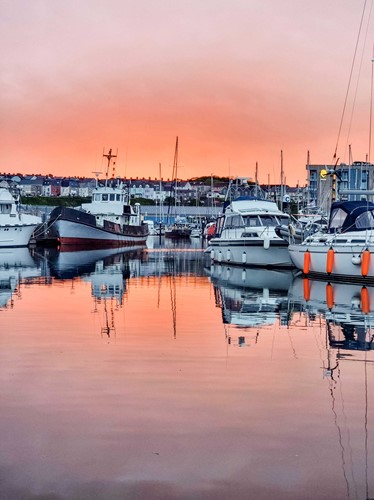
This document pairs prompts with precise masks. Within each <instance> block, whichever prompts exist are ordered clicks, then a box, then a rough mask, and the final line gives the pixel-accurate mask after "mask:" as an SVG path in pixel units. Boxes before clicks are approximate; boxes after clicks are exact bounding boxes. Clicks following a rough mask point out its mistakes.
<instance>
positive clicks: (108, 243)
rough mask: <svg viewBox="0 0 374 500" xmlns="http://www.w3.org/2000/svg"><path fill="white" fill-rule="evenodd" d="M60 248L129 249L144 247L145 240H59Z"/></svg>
mask: <svg viewBox="0 0 374 500" xmlns="http://www.w3.org/2000/svg"><path fill="white" fill-rule="evenodd" d="M59 243H60V246H61V247H74V248H80V249H82V248H86V249H87V248H119V247H129V246H136V245H145V243H146V238H139V239H134V240H131V241H129V240H127V241H120V240H97V239H95V238H59Z"/></svg>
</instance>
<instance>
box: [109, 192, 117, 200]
mask: <svg viewBox="0 0 374 500" xmlns="http://www.w3.org/2000/svg"><path fill="white" fill-rule="evenodd" d="M109 199H110V201H114V200H115V199H116V195H115V194H114V193H111V194H110V195H109Z"/></svg>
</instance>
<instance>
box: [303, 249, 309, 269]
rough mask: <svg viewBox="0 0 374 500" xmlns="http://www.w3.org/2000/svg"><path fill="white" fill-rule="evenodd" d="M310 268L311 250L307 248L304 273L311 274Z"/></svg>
mask: <svg viewBox="0 0 374 500" xmlns="http://www.w3.org/2000/svg"><path fill="white" fill-rule="evenodd" d="M309 269H310V252H309V250H307V251H306V252H305V253H304V267H303V273H304V274H309Z"/></svg>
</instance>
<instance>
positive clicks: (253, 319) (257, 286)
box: [206, 264, 293, 347]
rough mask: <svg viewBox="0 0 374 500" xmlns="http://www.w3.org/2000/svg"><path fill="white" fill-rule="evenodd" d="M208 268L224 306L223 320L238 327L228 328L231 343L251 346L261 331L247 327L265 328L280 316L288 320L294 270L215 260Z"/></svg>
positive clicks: (226, 323)
mask: <svg viewBox="0 0 374 500" xmlns="http://www.w3.org/2000/svg"><path fill="white" fill-rule="evenodd" d="M206 272H207V274H208V275H209V277H210V280H211V282H212V283H213V286H214V295H215V301H216V305H217V306H218V307H220V308H221V309H222V321H223V323H224V324H225V325H234V326H235V327H236V328H235V329H231V330H226V331H225V335H226V339H227V342H228V344H229V345H235V346H238V347H244V346H247V345H249V338H251V340H252V341H253V340H254V342H257V339H258V331H257V332H256V333H255V334H253V332H251V331H249V332H248V330H247V329H251V328H257V329H258V328H259V327H262V328H265V327H268V326H271V325H274V324H275V323H276V321H278V319H280V321H281V323H282V324H284V323H285V322H287V311H288V308H287V304H288V297H287V295H288V289H289V287H290V285H291V283H292V279H293V273H292V271H281V270H279V271H278V270H269V269H261V268H248V267H247V268H241V267H238V266H227V265H225V266H222V265H219V264H212V265H211V266H210V267H209V268H207V269H206Z"/></svg>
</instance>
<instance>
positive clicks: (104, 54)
mask: <svg viewBox="0 0 374 500" xmlns="http://www.w3.org/2000/svg"><path fill="white" fill-rule="evenodd" d="M364 3H365V2H364V0H361V1H360V2H357V0H346V1H345V2H341V1H339V0H329V1H328V2H326V0H314V1H313V2H303V1H300V0H283V1H279V0H214V1H213V0H204V1H203V2H202V1H197V0H81V1H79V2H77V1H76V0H74V1H72V0H64V1H62V0H53V1H51V0H32V1H31V2H30V1H29V0H1V1H0V33H1V35H0V40H1V49H0V52H1V57H0V67H1V71H0V78H1V95H0V116H1V118H0V128H1V130H0V134H1V153H0V172H14V173H16V172H20V173H52V174H54V175H75V174H79V175H85V176H91V175H92V171H94V170H103V168H104V166H103V164H102V159H101V155H102V152H103V148H105V149H109V148H113V149H114V150H117V148H118V161H117V171H116V173H117V174H118V175H121V176H127V177H130V176H132V177H137V176H138V177H143V176H144V177H151V178H158V177H159V163H161V166H162V177H164V178H168V177H171V175H172V163H173V156H174V145H175V138H176V136H178V137H179V169H178V176H179V177H182V178H190V177H194V176H198V175H211V174H215V175H220V176H227V175H230V176H250V177H254V171H255V164H256V162H258V164H259V176H260V180H261V181H262V182H267V181H268V178H269V180H270V182H279V179H280V151H281V150H283V158H284V170H285V175H286V181H287V182H288V183H289V184H296V182H297V181H299V182H300V183H301V184H304V183H305V179H306V172H305V164H306V158H307V151H308V150H309V151H310V159H311V162H312V163H323V164H324V163H327V164H329V163H331V162H332V158H333V154H334V150H335V145H336V142H337V138H338V131H339V124H340V119H341V116H342V111H343V105H344V99H345V95H346V91H347V86H348V81H349V75H350V71H351V65H352V60H353V54H354V51H355V46H356V40H357V37H358V31H359V26H360V21H361V16H362V14H363V7H364ZM372 3H373V0H370V1H367V4H366V11H365V15H364V21H363V25H362V34H361V37H360V43H359V46H358V51H357V58H356V65H355V68H354V72H353V79H352V87H351V92H350V96H352V97H350V100H349V101H348V105H347V109H346V113H345V120H344V124H343V125H344V126H343V130H342V134H341V136H340V140H339V147H338V157H339V158H340V161H346V162H348V161H349V158H348V153H347V145H348V144H351V145H352V153H353V160H354V161H355V160H365V159H366V155H367V154H368V151H369V128H370V127H369V125H370V88H371V87H370V85H371V74H372V66H373V64H372V62H371V59H372V51H373V42H374V40H373V38H374V37H373V34H374V26H373V25H374V20H373V18H374V12H370V10H371V7H372ZM370 13H371V17H370ZM361 61H362V63H361ZM360 64H361V71H360V72H359V69H360ZM359 73H360V77H359V79H358V74H359ZM357 82H358V85H357ZM356 87H357V91H356ZM355 93H356V100H355V106H354V112H353V113H352V102H353V96H354V94H355ZM351 116H352V119H351ZM350 123H351V124H350ZM349 128H350V133H349V134H348V130H349ZM371 156H373V155H371ZM371 160H372V161H373V158H371Z"/></svg>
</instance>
